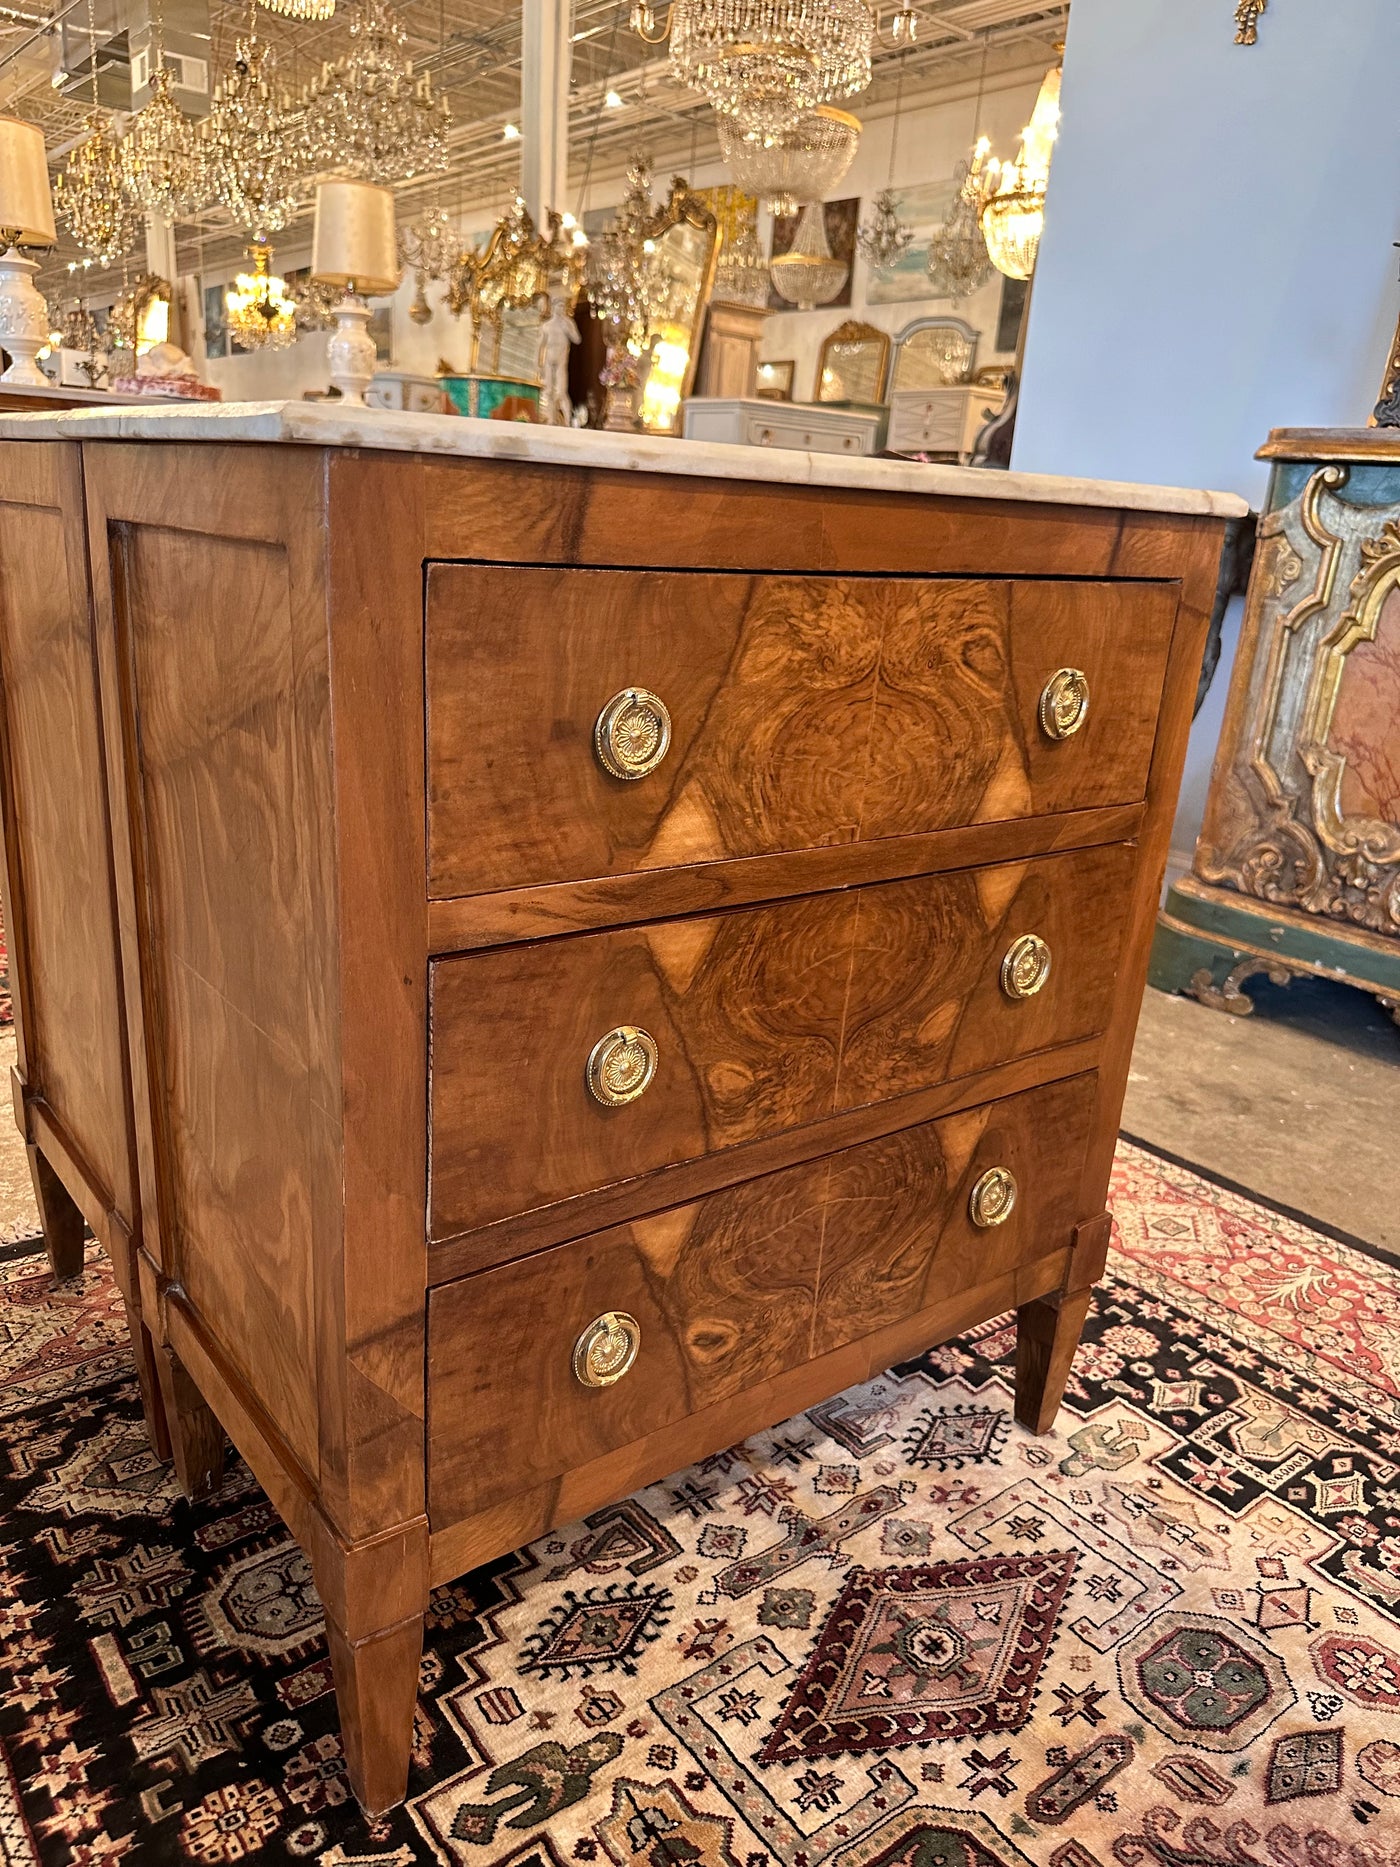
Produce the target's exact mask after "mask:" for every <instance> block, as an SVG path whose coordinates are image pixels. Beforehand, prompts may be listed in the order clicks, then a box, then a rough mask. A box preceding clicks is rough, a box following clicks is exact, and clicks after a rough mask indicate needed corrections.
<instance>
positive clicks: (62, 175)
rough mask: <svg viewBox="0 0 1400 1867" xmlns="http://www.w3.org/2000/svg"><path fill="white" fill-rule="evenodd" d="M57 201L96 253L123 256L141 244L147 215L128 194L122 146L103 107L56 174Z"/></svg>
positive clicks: (75, 231) (74, 233)
mask: <svg viewBox="0 0 1400 1867" xmlns="http://www.w3.org/2000/svg"><path fill="white" fill-rule="evenodd" d="M53 200H54V206H55V207H56V208H57V209H58V212H59V214H60V216H61V217H62V219H63V221H64V223H65V224H66V226H67V228H68V231H69V232H70V233H71V234H72V236H73V238H74V239H75V240H76V241H77V243H78V245H79V246H80V247H82V249H83V251H84V252H85V253H90V254H91V255H92V257H93V258H94V259H100V260H112V259H120V258H122V256H123V255H124V254H126V253H129V252H130V251H131V249H132V247H133V246H135V244H136V236H137V234H138V232H139V231H140V228H141V217H140V215H139V214H138V213H137V211H136V208H135V207H134V206H133V205H132V202H131V199H130V197H129V196H128V195H127V192H126V188H125V186H124V178H123V174H122V159H121V151H120V146H119V145H118V143H117V140H116V138H115V137H114V136H113V135H112V132H111V128H110V125H109V124H108V121H107V119H106V118H105V117H103V116H102V115H101V114H100V112H98V111H94V112H93V114H92V116H91V117H89V119H88V133H87V135H86V136H85V137H84V138H83V140H82V141H81V142H80V143H78V144H77V145H75V147H74V148H73V149H72V150H71V151H70V152H69V156H68V160H67V162H66V163H65V164H64V166H63V168H62V169H61V170H60V172H59V173H58V174H57V175H56V176H55V177H54V183H53Z"/></svg>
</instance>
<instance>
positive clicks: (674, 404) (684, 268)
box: [642, 175, 719, 434]
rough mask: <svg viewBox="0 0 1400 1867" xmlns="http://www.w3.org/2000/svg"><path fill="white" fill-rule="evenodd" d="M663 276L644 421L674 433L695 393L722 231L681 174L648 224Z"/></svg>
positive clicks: (651, 334) (650, 337) (650, 340)
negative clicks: (688, 399)
mask: <svg viewBox="0 0 1400 1867" xmlns="http://www.w3.org/2000/svg"><path fill="white" fill-rule="evenodd" d="M646 237H647V240H648V242H649V243H650V247H651V252H652V256H653V261H654V264H655V268H656V276H657V300H658V302H657V307H656V310H655V311H654V312H653V314H652V319H651V325H650V328H649V330H648V333H647V349H648V351H649V352H650V364H649V366H648V362H647V359H646V358H645V357H644V358H643V369H644V371H645V377H644V383H643V389H642V426H643V427H644V428H647V429H649V430H650V432H651V433H653V434H674V433H675V432H677V430H678V429H679V427H680V406H681V403H682V401H683V400H684V399H685V397H686V396H688V395H689V394H690V389H691V384H692V383H693V382H694V380H695V365H696V360H697V358H698V357H699V354H700V336H701V332H702V330H703V327H704V322H705V313H706V311H707V310H708V309H709V303H710V290H711V287H712V286H713V284H714V276H715V260H716V258H717V255H718V247H719V233H718V228H717V225H716V222H715V217H714V215H713V214H712V213H711V212H710V210H709V208H707V207H706V206H705V204H704V202H703V201H701V200H700V199H699V197H698V196H697V195H695V194H693V193H692V192H691V190H690V188H689V186H688V185H687V183H686V182H685V181H684V180H683V179H682V178H681V177H680V176H679V175H677V176H676V177H675V178H674V179H673V181H672V183H671V193H670V196H669V198H668V200H667V202H666V205H665V206H664V207H663V208H661V209H660V210H659V211H658V212H657V213H656V214H654V215H653V216H652V218H651V219H650V221H648V223H647V226H646Z"/></svg>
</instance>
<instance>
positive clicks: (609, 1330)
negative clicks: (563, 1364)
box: [574, 1309, 642, 1387]
mask: <svg viewBox="0 0 1400 1867" xmlns="http://www.w3.org/2000/svg"><path fill="white" fill-rule="evenodd" d="M641 1346H642V1325H641V1324H640V1323H639V1322H638V1321H637V1319H636V1317H635V1316H629V1315H628V1314H627V1312H626V1310H620V1309H609V1310H604V1311H603V1313H602V1315H601V1316H595V1317H594V1318H593V1320H592V1322H591V1323H589V1325H588V1327H587V1328H586V1329H585V1330H584V1332H583V1334H582V1335H581V1336H580V1337H579V1339H578V1341H577V1342H575V1343H574V1374H575V1376H576V1377H577V1379H578V1380H580V1381H582V1383H583V1385H584V1386H585V1387H611V1386H612V1385H613V1383H614V1382H615V1381H620V1380H621V1379H622V1377H623V1375H624V1374H626V1372H627V1370H628V1369H629V1368H630V1367H631V1366H632V1363H633V1362H634V1361H635V1360H636V1359H637V1351H638V1349H639V1348H640V1347H641Z"/></svg>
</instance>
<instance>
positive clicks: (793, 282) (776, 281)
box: [768, 201, 851, 311]
mask: <svg viewBox="0 0 1400 1867" xmlns="http://www.w3.org/2000/svg"><path fill="white" fill-rule="evenodd" d="M850 270H851V268H850V266H849V264H848V263H847V262H846V261H845V260H844V259H837V258H836V257H835V255H834V254H833V253H832V250H831V243H830V241H829V240H828V239H827V236H826V209H825V208H824V207H823V206H822V204H821V202H820V201H816V202H808V204H807V206H806V207H804V208H803V210H802V217H801V219H800V220H799V221H798V223H797V231H796V232H795V233H794V234H793V237H792V245H791V246H790V247H789V248H788V250H787V252H786V253H779V254H777V255H776V256H775V257H774V258H773V259H772V260H771V261H770V263H769V267H768V272H769V276H770V277H771V279H772V281H773V289H774V291H775V292H777V294H778V296H779V297H780V298H785V299H786V300H787V301H788V303H789V304H790V305H796V306H797V309H798V310H799V311H812V310H814V309H815V308H816V306H818V305H829V304H830V303H831V301H832V299H833V298H835V297H836V296H837V294H838V293H839V292H840V290H841V288H842V286H844V285H845V283H846V280H847V278H848V277H849V276H850Z"/></svg>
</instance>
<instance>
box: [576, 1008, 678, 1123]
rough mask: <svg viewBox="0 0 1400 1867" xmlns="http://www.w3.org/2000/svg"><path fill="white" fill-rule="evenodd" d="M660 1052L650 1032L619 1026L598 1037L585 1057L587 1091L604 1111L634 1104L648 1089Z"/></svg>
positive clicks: (633, 1026) (625, 1025) (635, 1026)
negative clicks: (586, 1063)
mask: <svg viewBox="0 0 1400 1867" xmlns="http://www.w3.org/2000/svg"><path fill="white" fill-rule="evenodd" d="M659 1055H660V1052H659V1051H658V1049H657V1046H656V1039H655V1038H654V1037H653V1036H652V1034H651V1032H650V1031H643V1030H642V1029H640V1027H639V1026H637V1025H635V1024H619V1025H618V1026H617V1028H616V1029H615V1030H612V1031H609V1032H608V1033H607V1035H606V1036H604V1037H600V1038H599V1039H598V1041H597V1043H596V1044H595V1045H594V1046H593V1048H592V1050H590V1051H589V1053H588V1069H587V1071H586V1072H585V1074H586V1076H587V1079H588V1091H589V1094H590V1095H591V1096H592V1097H593V1099H594V1101H595V1102H601V1103H602V1104H603V1106H604V1108H610V1109H616V1108H621V1107H622V1105H623V1103H624V1102H635V1101H636V1100H637V1097H638V1096H639V1095H642V1094H644V1092H645V1091H646V1090H647V1089H648V1088H649V1087H650V1085H651V1079H652V1077H653V1076H655V1074H656V1061H657V1057H658V1056H659Z"/></svg>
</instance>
